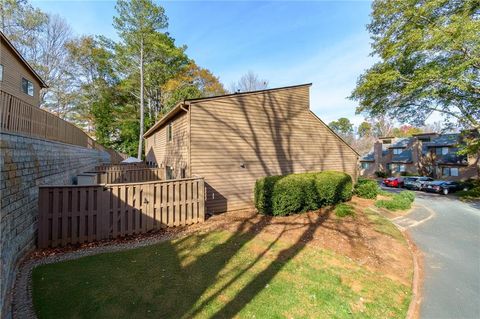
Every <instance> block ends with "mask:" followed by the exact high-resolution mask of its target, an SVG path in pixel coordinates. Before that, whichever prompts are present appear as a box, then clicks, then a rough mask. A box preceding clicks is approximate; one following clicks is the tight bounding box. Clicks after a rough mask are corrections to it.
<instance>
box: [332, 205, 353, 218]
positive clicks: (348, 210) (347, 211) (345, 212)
mask: <svg viewBox="0 0 480 319" xmlns="http://www.w3.org/2000/svg"><path fill="white" fill-rule="evenodd" d="M354 214H355V209H354V208H353V207H352V206H350V205H348V204H344V203H342V204H338V205H337V206H335V215H336V216H338V217H345V216H351V215H354Z"/></svg>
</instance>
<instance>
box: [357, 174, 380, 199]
mask: <svg viewBox="0 0 480 319" xmlns="http://www.w3.org/2000/svg"><path fill="white" fill-rule="evenodd" d="M379 191H380V187H379V186H378V183H377V181H375V180H371V179H358V182H357V184H355V188H354V193H355V195H357V196H358V197H361V198H368V199H375V198H377V195H378V192H379Z"/></svg>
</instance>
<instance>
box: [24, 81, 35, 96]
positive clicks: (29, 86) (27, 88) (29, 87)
mask: <svg viewBox="0 0 480 319" xmlns="http://www.w3.org/2000/svg"><path fill="white" fill-rule="evenodd" d="M22 92H23V93H25V94H28V95H30V96H33V83H32V82H31V81H29V80H27V79H25V78H22Z"/></svg>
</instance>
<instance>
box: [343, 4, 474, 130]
mask: <svg viewBox="0 0 480 319" xmlns="http://www.w3.org/2000/svg"><path fill="white" fill-rule="evenodd" d="M372 8H373V12H372V21H371V23H370V24H369V25H368V30H369V32H370V34H371V38H372V40H373V43H372V49H373V50H372V55H374V56H377V57H378V58H379V61H378V62H377V63H375V64H374V65H373V66H372V67H371V68H370V69H368V70H367V71H366V72H365V73H364V74H362V75H361V76H360V78H359V80H358V83H357V86H356V88H355V90H354V91H353V93H352V95H351V98H352V99H354V100H357V101H358V102H359V106H358V108H357V113H365V114H367V115H368V116H372V117H375V116H382V115H387V116H389V117H391V118H395V119H396V120H398V121H399V122H404V123H410V124H414V125H422V124H423V123H424V121H425V119H426V118H427V117H428V116H429V115H431V114H432V112H439V113H440V114H442V115H443V116H444V118H445V120H446V122H447V123H450V124H453V123H455V124H458V125H460V126H461V127H464V128H474V129H476V130H478V129H479V128H480V2H479V1H478V0H422V1H420V0H404V1H397V0H375V1H374V2H373V5H372Z"/></svg>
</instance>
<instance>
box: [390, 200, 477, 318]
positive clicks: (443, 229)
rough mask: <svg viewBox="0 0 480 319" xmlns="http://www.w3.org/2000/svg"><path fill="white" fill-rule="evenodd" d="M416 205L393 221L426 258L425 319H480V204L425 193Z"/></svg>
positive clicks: (422, 308) (423, 315)
mask: <svg viewBox="0 0 480 319" xmlns="http://www.w3.org/2000/svg"><path fill="white" fill-rule="evenodd" d="M415 204H416V206H415V209H414V211H413V212H412V213H410V214H409V215H408V216H406V217H403V218H398V219H396V220H394V222H395V223H396V224H397V225H399V226H401V227H403V228H405V229H408V231H409V232H410V233H411V235H412V238H413V240H414V241H415V243H416V244H417V246H418V247H419V248H420V249H421V250H422V251H423V253H424V256H425V260H424V262H425V265H424V268H425V271H424V273H425V276H424V285H423V300H422V305H421V309H420V315H421V318H435V319H440V318H465V319H467V318H475V319H477V318H480V204H478V203H477V204H467V203H463V202H461V201H459V200H457V199H456V198H455V197H453V196H442V195H436V194H427V193H422V192H417V199H416V200H415Z"/></svg>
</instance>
